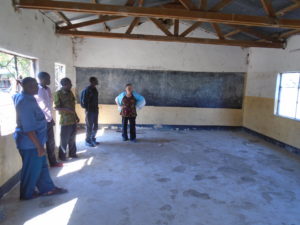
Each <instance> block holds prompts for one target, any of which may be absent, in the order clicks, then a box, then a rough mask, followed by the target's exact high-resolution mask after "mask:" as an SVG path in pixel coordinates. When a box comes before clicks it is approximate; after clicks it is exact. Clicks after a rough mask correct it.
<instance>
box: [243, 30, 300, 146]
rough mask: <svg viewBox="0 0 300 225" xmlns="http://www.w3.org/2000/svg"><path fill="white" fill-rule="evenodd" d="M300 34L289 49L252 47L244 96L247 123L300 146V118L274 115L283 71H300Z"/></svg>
mask: <svg viewBox="0 0 300 225" xmlns="http://www.w3.org/2000/svg"><path fill="white" fill-rule="evenodd" d="M299 46H300V36H299V35H298V36H293V37H291V38H290V39H289V40H288V43H287V48H286V49H284V50H283V49H263V48H251V49H250V50H249V66H248V73H247V81H246V84H247V85H246V92H245V98H244V114H243V125H244V126H245V127H247V128H249V129H252V130H254V131H256V132H259V133H261V134H264V135H266V136H269V137H271V138H274V139H276V140H279V141H281V142H284V143H286V144H289V145H291V146H294V147H297V148H300V139H299V136H300V122H299V121H295V120H291V119H287V118H283V117H279V116H276V115H274V103H275V92H276V79H277V75H278V73H280V72H291V71H300V63H299V59H300V49H299Z"/></svg>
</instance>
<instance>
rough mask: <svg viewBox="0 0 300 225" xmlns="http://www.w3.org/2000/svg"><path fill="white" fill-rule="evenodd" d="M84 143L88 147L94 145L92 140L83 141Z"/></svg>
mask: <svg viewBox="0 0 300 225" xmlns="http://www.w3.org/2000/svg"><path fill="white" fill-rule="evenodd" d="M85 145H86V146H88V147H95V146H96V145H95V144H94V143H93V142H88V141H86V142H85Z"/></svg>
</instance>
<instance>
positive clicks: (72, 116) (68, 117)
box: [54, 78, 79, 161]
mask: <svg viewBox="0 0 300 225" xmlns="http://www.w3.org/2000/svg"><path fill="white" fill-rule="evenodd" d="M60 84H61V86H62V87H61V89H60V90H58V91H57V92H55V95H54V105H55V109H56V110H58V111H59V114H60V125H61V131H60V146H59V159H60V160H62V161H66V160H67V157H66V156H67V147H69V157H71V158H78V156H77V154H76V151H77V148H76V130H77V123H78V122H79V118H78V116H77V114H76V112H75V97H74V94H73V93H72V91H71V88H72V82H71V80H70V79H69V78H63V79H61V81H60Z"/></svg>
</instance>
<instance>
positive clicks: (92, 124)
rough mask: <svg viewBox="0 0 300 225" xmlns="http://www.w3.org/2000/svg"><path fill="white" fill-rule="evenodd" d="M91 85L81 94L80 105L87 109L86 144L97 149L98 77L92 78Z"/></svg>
mask: <svg viewBox="0 0 300 225" xmlns="http://www.w3.org/2000/svg"><path fill="white" fill-rule="evenodd" d="M89 82H90V85H89V86H88V87H86V88H85V89H84V90H83V91H82V92H81V99H80V103H81V106H82V107H83V108H84V109H85V123H86V139H85V143H86V145H87V146H89V147H95V146H96V145H98V144H99V142H97V141H96V134H97V131H98V114H99V107H98V90H97V88H96V86H97V85H98V84H99V83H98V80H97V78H96V77H90V79H89Z"/></svg>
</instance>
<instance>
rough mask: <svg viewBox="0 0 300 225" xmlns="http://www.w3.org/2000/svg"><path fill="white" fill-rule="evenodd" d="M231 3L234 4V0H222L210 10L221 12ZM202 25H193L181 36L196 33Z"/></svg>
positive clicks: (196, 23) (199, 23) (198, 23)
mask: <svg viewBox="0 0 300 225" xmlns="http://www.w3.org/2000/svg"><path fill="white" fill-rule="evenodd" d="M231 2H232V0H230V1H229V0H221V1H219V2H218V3H217V4H215V5H214V6H213V7H211V8H210V10H212V11H219V10H221V9H222V8H223V7H225V6H226V5H228V4H229V3H231ZM201 3H202V1H201ZM206 3H207V2H206ZM210 10H209V11H210ZM201 24H202V22H195V23H194V24H193V25H191V26H190V27H189V28H187V29H186V30H185V31H184V32H183V33H182V34H181V35H180V36H181V37H185V36H187V35H188V34H189V33H191V32H192V31H194V30H195V29H197V28H198V27H200V26H201Z"/></svg>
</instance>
